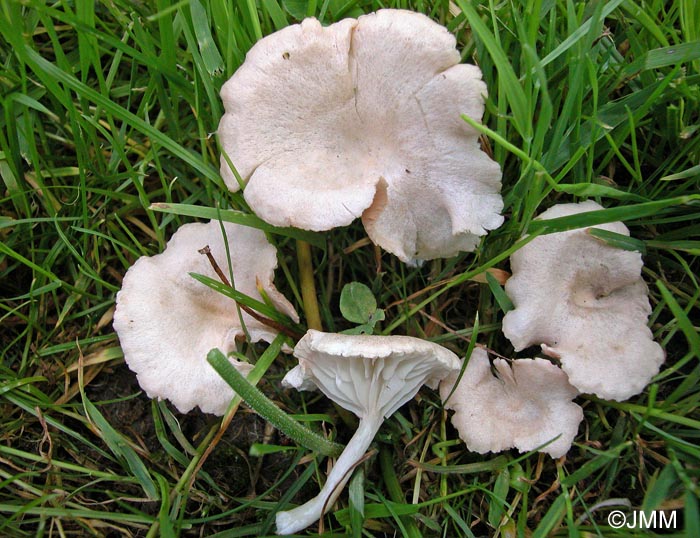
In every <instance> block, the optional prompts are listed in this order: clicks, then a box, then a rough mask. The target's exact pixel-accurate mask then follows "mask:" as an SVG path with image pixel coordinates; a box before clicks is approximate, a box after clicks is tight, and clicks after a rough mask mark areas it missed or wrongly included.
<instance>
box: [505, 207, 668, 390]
mask: <svg viewBox="0 0 700 538" xmlns="http://www.w3.org/2000/svg"><path fill="white" fill-rule="evenodd" d="M598 209H602V207H601V206H600V205H598V204H597V203H595V202H591V201H589V202H582V203H580V204H561V205H558V206H554V207H552V208H551V209H549V210H547V211H545V212H544V213H542V215H541V216H540V217H539V218H541V219H552V218H556V217H563V216H567V215H573V214H576V213H583V212H585V211H594V210H598ZM595 227H596V228H600V229H604V230H608V231H612V232H616V233H619V234H624V235H629V231H628V230H627V227H626V226H625V225H624V224H622V223H621V222H614V223H610V224H602V225H599V226H595ZM511 269H512V272H513V276H512V277H511V278H510V279H509V280H508V282H506V286H505V289H506V292H507V294H508V296H509V297H510V298H511V300H512V301H513V304H514V306H515V309H514V310H512V311H510V312H508V314H506V316H505V317H504V319H503V332H504V334H505V335H506V337H508V339H510V341H511V342H512V343H513V346H514V347H515V349H516V351H519V350H521V349H524V348H526V347H528V346H531V345H535V344H541V345H542V349H543V351H544V352H545V353H546V354H547V355H550V356H551V357H555V358H557V359H559V360H560V361H561V365H562V368H563V370H564V371H565V372H566V373H567V375H568V376H569V381H570V383H571V384H572V385H573V386H575V387H576V388H577V389H578V390H580V391H581V392H587V393H593V394H596V395H598V396H599V397H601V398H607V399H614V400H625V399H627V398H629V397H631V396H633V395H635V394H638V393H639V392H641V391H642V390H643V389H644V387H645V386H646V385H647V383H649V381H650V380H651V378H652V376H654V375H655V374H656V373H657V372H658V371H659V366H660V365H661V363H662V362H663V361H664V353H663V350H662V349H661V346H659V345H658V344H657V343H656V342H654V341H653V339H652V334H651V331H650V330H649V328H648V327H647V319H648V317H649V313H650V312H651V308H650V306H649V298H648V297H647V287H646V284H645V283H644V281H643V280H642V277H641V269H642V257H641V255H640V254H639V253H638V252H630V251H626V250H621V249H618V248H614V247H612V246H609V245H607V244H605V243H604V242H602V241H600V240H598V239H596V238H595V237H593V236H591V235H590V234H589V233H587V229H579V230H572V231H567V232H561V233H554V234H549V235H547V236H542V237H537V238H535V239H533V240H532V241H531V242H530V243H528V244H527V245H525V246H524V247H523V248H521V249H520V250H518V251H517V252H515V253H514V254H513V255H512V256H511Z"/></svg>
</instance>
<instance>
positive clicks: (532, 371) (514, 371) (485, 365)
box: [440, 348, 583, 458]
mask: <svg viewBox="0 0 700 538" xmlns="http://www.w3.org/2000/svg"><path fill="white" fill-rule="evenodd" d="M493 364H494V367H495V369H496V372H497V377H494V375H493V374H492V373H491V367H490V365H489V360H488V357H487V355H486V352H485V351H484V350H482V349H479V348H476V349H474V351H473V353H472V356H471V358H470V359H469V363H468V364H467V367H466V369H465V371H464V375H463V376H462V379H460V381H459V384H458V385H457V387H456V388H455V390H454V392H453V393H452V395H451V396H449V395H450V392H452V388H453V386H454V384H455V382H456V381H457V374H452V375H450V376H449V377H447V378H445V379H444V380H443V381H442V382H441V383H440V396H441V397H442V399H443V402H445V399H447V398H448V396H449V399H448V400H447V401H446V402H445V407H447V408H448V409H454V411H455V414H454V416H453V417H452V424H453V425H454V426H455V428H457V431H458V432H459V436H460V437H461V438H462V440H464V442H465V443H466V444H467V448H469V450H473V451H475V452H479V453H480V454H485V453H486V452H499V451H501V450H507V449H509V448H517V449H518V450H520V451H521V452H527V451H529V450H534V449H536V448H538V447H540V446H542V445H544V444H545V443H547V442H549V441H551V440H552V439H555V438H556V440H554V441H553V442H551V443H549V444H548V445H547V446H545V447H544V448H542V449H541V451H542V452H546V453H547V454H549V455H550V456H552V457H553V458H558V457H560V456H563V455H564V454H566V453H567V452H568V450H569V448H571V443H572V442H573V440H574V437H575V436H576V432H577V431H578V425H579V423H580V422H581V420H583V410H582V409H581V408H580V407H579V406H578V405H576V404H575V403H573V402H572V401H571V400H572V399H573V398H575V397H576V396H577V395H578V392H577V390H576V389H575V388H574V387H572V386H571V385H570V384H569V382H568V380H567V378H566V374H565V373H564V372H562V371H561V370H560V369H559V368H558V367H557V366H554V365H553V364H552V363H550V362H549V361H546V360H545V359H520V360H516V361H513V362H512V366H509V365H508V363H507V362H506V361H504V360H503V359H496V360H495V361H494V363H493Z"/></svg>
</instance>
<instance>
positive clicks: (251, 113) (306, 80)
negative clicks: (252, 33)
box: [218, 9, 503, 262]
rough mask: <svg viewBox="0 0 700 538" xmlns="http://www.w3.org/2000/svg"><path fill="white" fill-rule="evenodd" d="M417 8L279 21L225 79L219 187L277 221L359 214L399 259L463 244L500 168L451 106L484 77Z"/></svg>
mask: <svg viewBox="0 0 700 538" xmlns="http://www.w3.org/2000/svg"><path fill="white" fill-rule="evenodd" d="M455 44H456V41H455V38H454V37H453V36H452V35H451V34H450V33H449V32H448V31H447V29H446V28H444V27H442V26H440V25H438V24H436V23H434V22H433V21H431V20H430V19H429V18H428V17H426V16H425V15H421V14H418V13H412V12H409V11H402V10H392V9H386V10H380V11H378V12H377V13H373V14H370V15H364V16H362V17H359V18H358V19H357V20H354V19H346V20H343V21H341V22H338V23H335V24H332V25H330V26H327V27H322V26H321V24H320V23H319V22H318V21H317V20H315V19H306V20H304V21H303V22H302V23H301V24H297V25H294V26H289V27H287V28H284V29H283V30H280V31H279V32H276V33H274V34H272V35H270V36H268V37H266V38H264V39H262V40H260V41H259V42H258V43H256V44H255V46H253V48H252V49H251V50H250V51H249V53H248V55H247V57H246V61H245V63H244V64H243V65H242V66H241V67H240V68H239V69H238V71H236V73H235V74H234V75H233V77H231V79H230V80H229V81H228V82H226V84H224V86H223V88H222V90H221V96H222V99H223V102H224V106H225V109H226V114H225V115H224V116H223V118H222V119H221V123H220V125H219V130H218V134H219V137H220V140H221V144H222V147H223V150H224V153H225V155H222V159H221V164H222V166H221V174H222V176H223V178H224V180H225V181H226V184H227V185H228V187H229V188H230V189H232V190H238V189H239V188H240V185H239V183H238V181H237V179H236V177H235V175H234V173H233V172H232V170H231V168H230V166H229V164H228V159H230V161H231V163H232V164H233V165H234V167H235V168H236V170H237V172H238V173H239V174H240V177H241V179H242V181H243V183H244V184H245V190H244V195H245V199H246V201H247V202H248V203H249V204H250V206H251V208H252V209H253V210H254V211H255V213H256V214H257V215H258V216H260V217H261V218H263V219H264V220H266V221H267V222H270V223H272V224H275V225H278V226H296V227H299V228H304V229H309V230H329V229H331V228H334V227H337V226H344V225H347V224H350V223H351V222H352V221H353V220H355V219H356V218H358V217H360V216H362V217H363V222H364V224H365V227H366V229H367V233H368V234H369V236H370V238H371V239H372V240H373V241H374V242H375V243H377V244H378V245H380V246H382V247H383V248H385V249H386V250H388V251H390V252H392V253H394V254H396V255H397V256H398V257H399V258H401V259H402V260H404V261H409V262H411V261H415V260H416V259H430V258H437V257H448V256H452V255H454V254H457V253H458V252H459V251H462V250H473V249H474V248H475V246H476V245H477V243H478V241H479V236H482V235H484V234H486V231H487V230H490V229H494V228H497V227H498V226H500V225H501V223H502V222H503V218H502V217H501V216H500V214H499V213H500V211H501V209H502V207H503V202H502V200H501V197H500V195H499V191H500V178H501V173H500V168H499V166H498V164H497V163H495V162H494V161H492V160H491V159H490V158H489V157H488V156H487V155H486V154H485V153H484V152H482V151H481V149H480V146H479V133H478V132H477V131H475V130H474V129H472V128H471V127H469V126H468V125H467V124H466V123H465V122H464V121H463V120H462V119H461V117H460V116H461V115H462V114H466V115H467V116H469V117H471V118H473V119H475V120H480V119H481V116H482V114H483V109H484V102H483V96H484V95H486V86H485V84H484V83H483V82H482V80H481V72H480V71H479V69H478V68H477V67H476V66H473V65H464V64H460V63H459V61H460V55H459V52H458V51H457V50H456V48H455Z"/></svg>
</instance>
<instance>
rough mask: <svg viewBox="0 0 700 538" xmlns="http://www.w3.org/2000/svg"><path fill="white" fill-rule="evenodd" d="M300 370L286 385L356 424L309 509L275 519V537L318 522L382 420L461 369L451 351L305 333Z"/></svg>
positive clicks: (398, 339) (402, 341)
mask: <svg viewBox="0 0 700 538" xmlns="http://www.w3.org/2000/svg"><path fill="white" fill-rule="evenodd" d="M294 355H295V356H296V357H297V358H298V359H299V366H297V367H296V368H295V369H293V370H292V371H291V372H290V373H289V374H287V376H286V377H285V381H286V383H287V384H291V385H292V386H295V387H297V388H299V389H303V388H308V386H307V385H304V382H305V381H311V382H313V384H314V385H316V386H317V387H318V388H319V389H320V390H321V391H322V392H323V393H324V394H325V395H326V396H328V397H329V398H330V399H331V400H333V401H334V402H336V403H338V404H339V405H341V406H342V407H344V408H345V409H349V410H350V411H352V412H353V413H355V414H356V415H357V416H358V417H359V418H360V424H359V426H358V428H357V431H356V432H355V434H354V435H353V437H352V439H351V440H350V442H349V443H348V445H347V446H346V448H345V450H344V451H343V453H342V454H341V455H340V457H339V458H338V460H337V461H336V463H335V465H334V466H333V469H332V471H331V473H330V474H329V475H328V478H327V480H326V483H325V485H324V486H323V489H322V490H321V492H320V493H319V494H318V495H317V496H316V497H315V498H313V499H312V500H310V501H308V502H307V503H305V504H303V505H301V506H299V507H297V508H294V509H292V510H289V511H287V512H279V513H278V514H277V533H278V534H292V533H294V532H297V531H299V530H301V529H304V528H306V527H308V526H309V525H311V524H312V523H313V522H314V521H316V520H318V519H319V518H320V517H321V516H322V515H323V514H324V513H325V512H326V511H327V510H328V509H330V508H331V507H332V506H333V503H334V502H335V500H336V499H337V498H338V495H339V494H340V492H341V490H342V488H343V486H344V485H345V484H346V483H347V481H348V480H349V479H350V474H351V471H352V468H353V466H354V465H355V464H356V463H357V462H358V461H359V460H360V458H361V457H362V456H363V454H364V453H365V451H366V450H367V449H368V448H369V445H370V443H371V442H372V439H374V435H375V434H376V433H377V431H378V430H379V427H380V426H381V424H382V422H383V421H384V419H385V418H388V417H389V416H391V415H392V414H393V413H394V411H396V410H397V409H398V408H399V407H401V406H402V405H403V404H404V403H406V402H407V401H408V400H410V399H411V398H412V397H413V396H414V395H415V394H416V392H418V389H419V388H420V387H421V386H422V385H423V384H428V385H429V386H433V387H434V386H436V384H437V383H438V382H439V381H440V380H441V379H442V378H443V377H445V376H446V375H448V374H449V373H450V372H452V371H455V370H458V369H459V359H458V358H457V356H456V355H455V354H454V353H452V352H451V351H449V350H447V349H445V348H443V347H441V346H439V345H437V344H432V343H430V342H427V341H425V340H420V339H418V338H412V337H409V336H370V335H346V334H329V333H322V332H318V331H313V330H311V331H309V332H307V333H306V335H305V336H304V337H303V338H302V339H301V340H300V341H299V343H298V344H297V345H296V347H295V348H294Z"/></svg>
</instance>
